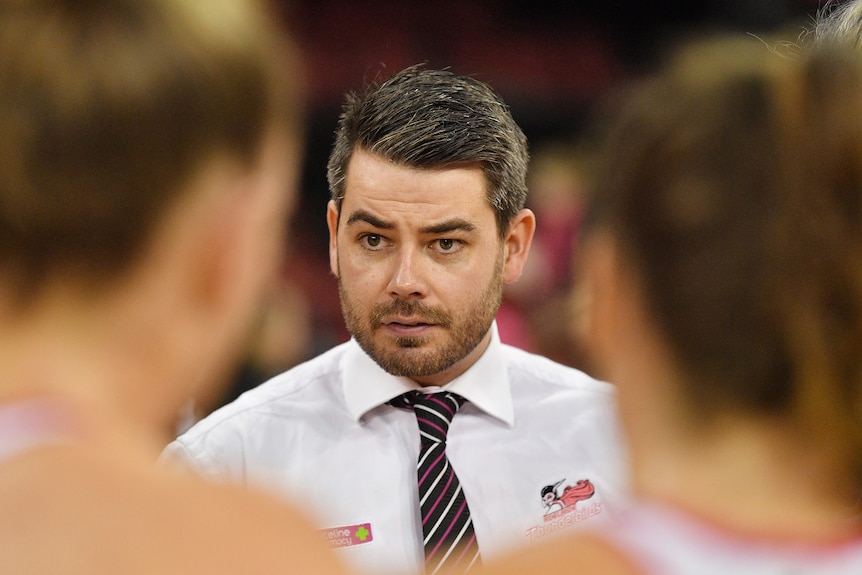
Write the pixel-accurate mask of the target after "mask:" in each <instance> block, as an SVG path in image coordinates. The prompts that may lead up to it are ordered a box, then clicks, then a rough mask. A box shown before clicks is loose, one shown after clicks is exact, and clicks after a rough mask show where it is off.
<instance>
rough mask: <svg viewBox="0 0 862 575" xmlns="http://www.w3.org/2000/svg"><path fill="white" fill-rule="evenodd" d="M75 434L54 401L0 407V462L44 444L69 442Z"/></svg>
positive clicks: (43, 399) (29, 400) (32, 400)
mask: <svg viewBox="0 0 862 575" xmlns="http://www.w3.org/2000/svg"><path fill="white" fill-rule="evenodd" d="M79 435H80V432H78V431H76V430H75V426H74V425H73V424H72V421H71V419H70V417H69V414H68V412H67V410H66V409H65V408H64V407H63V405H62V404H61V403H60V402H59V401H58V400H57V399H55V398H50V397H37V398H27V399H24V400H19V401H16V402H13V403H6V404H0V463H3V462H5V461H8V460H9V459H12V458H14V457H16V456H18V455H21V454H23V453H25V452H27V451H31V450H33V449H37V448H39V447H43V446H45V445H59V444H64V443H72V442H73V441H74V439H73V438H74V437H75V436H79Z"/></svg>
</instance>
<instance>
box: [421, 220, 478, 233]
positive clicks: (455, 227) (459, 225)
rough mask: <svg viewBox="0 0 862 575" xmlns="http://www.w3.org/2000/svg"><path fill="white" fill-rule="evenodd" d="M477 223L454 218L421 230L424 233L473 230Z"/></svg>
mask: <svg viewBox="0 0 862 575" xmlns="http://www.w3.org/2000/svg"><path fill="white" fill-rule="evenodd" d="M475 229H476V225H475V224H473V223H471V222H468V221H467V220H465V219H462V218H453V219H451V220H446V221H445V222H441V223H439V224H434V225H433V226H428V227H425V228H422V230H420V231H421V232H422V233H423V234H446V233H449V232H457V231H461V232H472V231H473V230H475Z"/></svg>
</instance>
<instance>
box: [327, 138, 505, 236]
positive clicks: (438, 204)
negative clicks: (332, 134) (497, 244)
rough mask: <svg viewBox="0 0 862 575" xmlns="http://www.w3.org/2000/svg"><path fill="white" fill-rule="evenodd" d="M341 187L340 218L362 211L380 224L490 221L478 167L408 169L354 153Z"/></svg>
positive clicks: (484, 181) (491, 214) (362, 152)
mask: <svg viewBox="0 0 862 575" xmlns="http://www.w3.org/2000/svg"><path fill="white" fill-rule="evenodd" d="M345 183H346V185H345V194H344V201H343V203H342V207H341V210H342V212H344V213H345V214H350V213H351V212H352V211H354V210H359V209H363V210H371V211H373V212H377V213H378V214H379V215H381V216H384V217H385V218H386V219H398V218H399V217H410V218H414V219H417V220H420V219H421V220H422V221H429V220H435V219H441V218H449V217H453V216H458V217H461V218H467V219H470V220H484V219H486V218H490V221H491V222H493V221H495V220H494V210H493V209H492V208H491V205H490V204H489V203H488V198H487V189H488V185H487V179H486V178H485V174H484V172H483V171H482V169H481V168H480V167H479V166H457V167H447V168H439V169H436V168H435V169H424V168H413V167H409V166H403V165H399V164H395V163H393V162H390V161H388V160H386V159H384V158H382V157H380V156H378V155H376V154H373V153H370V152H368V151H366V150H363V149H357V150H356V151H355V152H354V154H353V156H352V157H351V159H350V163H349V164H348V168H347V179H346V182H345ZM477 223H481V222H478V221H477Z"/></svg>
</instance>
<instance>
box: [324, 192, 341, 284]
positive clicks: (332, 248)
mask: <svg viewBox="0 0 862 575" xmlns="http://www.w3.org/2000/svg"><path fill="white" fill-rule="evenodd" d="M326 226H327V227H328V228H329V269H330V270H332V275H334V276H335V277H338V208H337V207H336V205H335V201H334V200H329V203H328V204H327V205H326Z"/></svg>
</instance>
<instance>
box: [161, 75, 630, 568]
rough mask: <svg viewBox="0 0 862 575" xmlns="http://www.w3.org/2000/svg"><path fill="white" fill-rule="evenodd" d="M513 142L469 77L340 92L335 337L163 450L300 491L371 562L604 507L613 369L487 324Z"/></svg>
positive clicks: (454, 554)
mask: <svg viewBox="0 0 862 575" xmlns="http://www.w3.org/2000/svg"><path fill="white" fill-rule="evenodd" d="M527 158H528V153H527V142H526V138H525V137H524V134H523V132H522V131H521V129H520V128H519V127H518V125H517V124H516V123H515V120H514V119H513V118H512V115H511V113H510V111H509V109H508V107H507V106H506V105H505V103H504V102H503V101H502V100H501V99H500V97H499V96H498V95H497V94H496V93H495V92H494V91H493V90H492V89H491V88H490V86H488V85H487V84H485V83H483V82H480V81H478V80H476V79H473V78H469V77H464V76H459V75H456V74H453V73H451V72H449V71H441V70H430V69H425V68H421V67H412V68H408V69H406V70H402V71H401V72H399V73H396V74H394V75H393V76H392V77H390V78H388V79H386V80H385V81H382V82H377V83H374V84H372V85H371V86H369V87H368V89H367V90H366V91H365V92H363V93H362V94H352V95H350V96H349V97H348V99H347V103H346V105H345V108H344V112H343V115H342V117H341V119H340V122H339V127H338V130H337V133H336V139H335V145H334V147H333V151H332V154H331V156H330V160H329V183H330V191H331V196H332V199H331V201H330V202H329V205H328V210H327V213H326V217H327V222H328V224H329V233H330V247H329V252H330V261H331V269H332V273H333V274H334V275H335V276H336V277H337V279H338V286H339V293H340V296H341V305H342V311H343V314H344V317H345V322H346V324H347V327H348V329H349V331H350V333H351V335H352V339H351V340H350V341H349V342H347V343H344V344H342V345H339V346H337V347H335V348H333V349H332V350H330V351H328V352H325V353H324V354H322V355H320V356H318V357H317V358H314V359H312V360H311V361H309V362H306V363H304V364H302V365H300V366H298V367H296V368H294V369H292V370H289V371H287V372H285V373H284V374H281V375H279V376H276V377H275V378H274V379H272V380H270V381H268V382H266V383H264V384H263V385H261V386H259V387H258V388H256V389H255V390H253V391H251V392H248V393H246V394H245V395H243V396H242V397H240V398H239V399H238V400H237V401H236V402H234V403H232V404H231V405H229V406H227V407H225V408H223V409H221V410H219V411H216V412H215V413H214V414H212V415H210V416H209V417H207V418H206V419H204V420H203V421H202V422H200V423H198V424H197V425H196V426H195V427H193V428H192V429H191V430H190V431H189V432H188V433H186V434H184V435H183V436H182V437H180V438H179V439H178V440H177V441H176V442H174V443H173V444H171V445H170V446H169V447H168V449H167V451H166V454H165V456H166V458H169V459H180V460H182V461H184V462H185V463H186V464H188V465H189V466H190V467H192V468H194V469H196V470H198V471H200V472H201V473H204V474H206V475H210V476H214V477H221V478H224V479H226V480H235V481H240V482H244V483H248V484H261V485H266V486H267V487H269V488H272V489H274V490H276V491H277V492H282V493H286V494H288V495H289V496H290V495H295V494H300V495H301V496H302V497H303V499H304V501H305V502H306V503H307V508H308V509H309V511H310V512H311V513H312V514H313V515H314V517H315V520H316V522H317V524H318V526H319V527H320V528H321V529H322V534H323V536H324V537H326V539H327V540H328V541H330V543H331V545H332V546H333V547H337V548H339V552H340V553H341V554H342V556H343V557H344V558H345V559H349V560H350V561H351V562H352V563H353V564H354V565H356V566H357V567H359V568H362V569H364V570H367V571H368V572H370V573H375V574H377V573H417V572H422V571H423V570H424V571H425V572H426V573H428V574H429V575H430V574H431V573H435V572H437V571H438V570H450V571H453V572H464V571H467V570H471V569H475V568H476V567H477V566H478V565H480V564H481V562H482V560H483V558H487V557H493V556H494V555H496V554H499V553H501V552H503V551H505V550H508V549H511V548H512V547H513V546H521V545H525V544H530V543H535V542H537V541H539V540H541V539H543V538H545V537H548V536H550V535H553V534H556V533H559V532H560V531H562V530H566V529H569V528H574V527H575V526H578V525H580V526H584V525H589V524H593V523H601V522H603V521H605V520H607V519H608V518H609V517H611V516H612V514H613V507H614V506H615V505H616V504H617V501H618V500H619V499H620V498H621V497H623V494H624V492H625V485H626V475H625V471H624V465H623V457H622V453H621V450H620V444H619V436H618V428H617V422H616V416H615V415H616V414H615V411H614V393H613V389H612V387H611V386H610V385H609V384H607V383H605V382H600V381H597V380H594V379H593V378H591V377H589V376H587V375H586V374H584V373H582V372H580V371H578V370H575V369H572V368H569V367H566V366H563V365H560V364H557V363H554V362H552V361H550V360H549V359H547V358H544V357H540V356H537V355H532V354H529V353H526V352H524V351H522V350H520V349H516V348H514V347H512V346H509V345H504V344H503V343H501V341H500V337H499V334H498V331H497V326H496V323H495V316H496V314H497V311H498V309H499V306H500V301H501V297H502V290H503V286H504V285H507V284H511V283H512V282H514V281H516V280H517V279H518V277H519V276H520V274H521V270H522V268H523V265H524V262H525V261H526V259H527V256H528V253H529V250H530V245H531V241H532V238H533V233H534V230H535V226H536V220H535V216H534V214H533V212H532V211H531V210H529V209H526V208H524V204H525V200H526V196H527V188H526V171H527ZM450 424H451V426H450ZM420 454H421V455H420Z"/></svg>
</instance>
